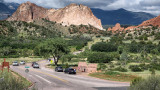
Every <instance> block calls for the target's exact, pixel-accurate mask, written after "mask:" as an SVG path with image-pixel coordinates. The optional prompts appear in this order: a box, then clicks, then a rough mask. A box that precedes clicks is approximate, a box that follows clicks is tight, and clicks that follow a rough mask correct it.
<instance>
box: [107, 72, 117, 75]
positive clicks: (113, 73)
mask: <svg viewBox="0 0 160 90" xmlns="http://www.w3.org/2000/svg"><path fill="white" fill-rule="evenodd" d="M105 74H107V75H120V73H118V72H113V71H106V72H105Z"/></svg>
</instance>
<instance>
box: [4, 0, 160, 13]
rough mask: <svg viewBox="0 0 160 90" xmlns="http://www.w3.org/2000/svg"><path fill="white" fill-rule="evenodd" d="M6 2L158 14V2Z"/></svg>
mask: <svg viewBox="0 0 160 90" xmlns="http://www.w3.org/2000/svg"><path fill="white" fill-rule="evenodd" d="M4 1H6V2H16V3H19V4H20V3H24V2H26V1H30V2H33V3H36V4H37V5H40V6H43V7H50V8H62V7H65V6H66V5H68V4H70V3H77V4H84V5H87V6H89V7H90V8H100V9H103V10H115V9H119V8H124V9H127V10H130V11H135V12H141V11H142V12H148V13H151V14H154V15H159V14H160V0H4Z"/></svg>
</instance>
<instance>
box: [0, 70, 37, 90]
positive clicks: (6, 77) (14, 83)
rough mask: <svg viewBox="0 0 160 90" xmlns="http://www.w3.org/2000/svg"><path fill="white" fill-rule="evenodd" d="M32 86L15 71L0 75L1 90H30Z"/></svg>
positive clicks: (5, 71)
mask: <svg viewBox="0 0 160 90" xmlns="http://www.w3.org/2000/svg"><path fill="white" fill-rule="evenodd" d="M31 85H32V83H31V82H30V81H28V80H26V79H25V78H23V77H22V76H20V75H19V74H17V73H15V72H13V71H10V72H8V71H7V70H4V72H3V73H2V72H1V74H0V90H23V89H24V90H28V87H29V86H31ZM33 90H34V89H33Z"/></svg>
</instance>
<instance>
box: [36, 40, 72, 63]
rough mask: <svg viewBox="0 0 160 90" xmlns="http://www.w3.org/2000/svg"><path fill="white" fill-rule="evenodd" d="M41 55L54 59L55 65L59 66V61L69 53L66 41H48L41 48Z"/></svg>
mask: <svg viewBox="0 0 160 90" xmlns="http://www.w3.org/2000/svg"><path fill="white" fill-rule="evenodd" d="M38 47H39V52H40V55H42V56H44V57H46V58H48V57H50V56H52V57H53V58H54V63H55V65H57V64H58V61H59V59H60V58H61V57H62V56H63V55H65V54H67V53H68V52H69V49H68V47H67V44H66V42H65V40H63V39H62V38H55V39H48V40H46V41H45V42H43V43H41V44H40V45H39V46H38Z"/></svg>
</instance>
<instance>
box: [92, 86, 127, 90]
mask: <svg viewBox="0 0 160 90" xmlns="http://www.w3.org/2000/svg"><path fill="white" fill-rule="evenodd" d="M94 88H95V89H97V90H129V87H94Z"/></svg>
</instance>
